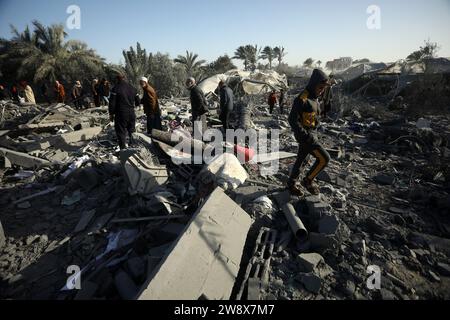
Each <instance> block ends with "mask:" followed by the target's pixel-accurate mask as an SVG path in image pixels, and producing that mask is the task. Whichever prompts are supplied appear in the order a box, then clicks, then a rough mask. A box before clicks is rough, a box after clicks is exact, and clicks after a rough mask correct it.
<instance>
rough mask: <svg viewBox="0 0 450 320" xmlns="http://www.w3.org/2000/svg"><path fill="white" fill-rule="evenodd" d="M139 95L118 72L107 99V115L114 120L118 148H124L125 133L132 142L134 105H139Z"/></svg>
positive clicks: (134, 120) (134, 118)
mask: <svg viewBox="0 0 450 320" xmlns="http://www.w3.org/2000/svg"><path fill="white" fill-rule="evenodd" d="M139 103H140V101H139V95H138V94H137V90H136V89H135V88H134V87H133V86H132V85H131V84H129V83H128V82H126V81H125V76H124V75H121V74H119V75H118V76H117V83H116V85H115V86H114V88H112V90H111V99H110V100H109V117H110V120H111V121H114V128H115V129H116V135H117V140H118V141H119V147H120V149H121V150H122V149H126V148H127V147H128V146H127V144H126V140H127V133H128V135H129V137H130V142H132V140H133V137H132V134H133V132H134V130H135V126H136V114H135V112H134V107H135V106H139Z"/></svg>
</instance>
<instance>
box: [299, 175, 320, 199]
mask: <svg viewBox="0 0 450 320" xmlns="http://www.w3.org/2000/svg"><path fill="white" fill-rule="evenodd" d="M302 185H303V186H304V187H305V188H306V190H308V192H309V193H311V194H312V195H315V196H317V195H319V194H320V190H319V187H318V186H317V185H316V184H315V183H314V182H313V181H309V180H308V179H307V178H304V179H303V181H302Z"/></svg>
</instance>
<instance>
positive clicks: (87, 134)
mask: <svg viewBox="0 0 450 320" xmlns="http://www.w3.org/2000/svg"><path fill="white" fill-rule="evenodd" d="M100 132H102V127H93V128H87V129H82V130H78V131H73V132H68V133H63V134H61V135H57V136H52V137H49V138H47V139H45V140H44V141H48V142H50V144H51V145H52V146H53V147H55V148H60V149H64V147H67V144H70V143H74V142H79V141H88V140H92V139H93V138H95V137H96V136H97V135H98V134H99V133H100Z"/></svg>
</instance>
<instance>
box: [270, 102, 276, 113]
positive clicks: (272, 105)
mask: <svg viewBox="0 0 450 320" xmlns="http://www.w3.org/2000/svg"><path fill="white" fill-rule="evenodd" d="M273 107H275V105H274V104H269V112H270V114H272V112H273Z"/></svg>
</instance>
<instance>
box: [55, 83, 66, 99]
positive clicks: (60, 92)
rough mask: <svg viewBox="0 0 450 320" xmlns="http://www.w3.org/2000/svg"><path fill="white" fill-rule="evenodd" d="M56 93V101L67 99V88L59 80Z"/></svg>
mask: <svg viewBox="0 0 450 320" xmlns="http://www.w3.org/2000/svg"><path fill="white" fill-rule="evenodd" d="M55 94H56V102H58V103H64V100H66V90H65V89H64V86H63V85H62V84H61V83H60V82H59V81H58V80H56V81H55Z"/></svg>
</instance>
